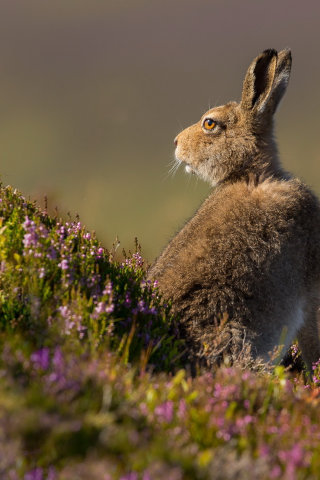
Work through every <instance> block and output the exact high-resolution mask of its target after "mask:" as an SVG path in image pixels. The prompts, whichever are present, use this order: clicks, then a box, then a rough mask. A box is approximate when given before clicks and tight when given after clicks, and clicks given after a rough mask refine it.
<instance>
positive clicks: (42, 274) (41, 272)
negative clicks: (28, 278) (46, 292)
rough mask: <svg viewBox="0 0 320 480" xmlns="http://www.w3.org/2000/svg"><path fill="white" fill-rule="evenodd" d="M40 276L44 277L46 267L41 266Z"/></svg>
mask: <svg viewBox="0 0 320 480" xmlns="http://www.w3.org/2000/svg"><path fill="white" fill-rule="evenodd" d="M38 272H39V278H43V277H44V276H45V274H46V270H45V269H44V268H39V270H38Z"/></svg>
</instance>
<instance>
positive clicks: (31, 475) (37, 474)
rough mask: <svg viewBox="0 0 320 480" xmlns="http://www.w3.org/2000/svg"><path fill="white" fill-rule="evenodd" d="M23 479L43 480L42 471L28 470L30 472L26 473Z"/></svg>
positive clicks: (39, 469)
mask: <svg viewBox="0 0 320 480" xmlns="http://www.w3.org/2000/svg"><path fill="white" fill-rule="evenodd" d="M23 478H24V480H44V479H43V470H42V468H41V467H36V468H34V469H32V470H30V472H28V473H26V474H25V476H24V477H23Z"/></svg>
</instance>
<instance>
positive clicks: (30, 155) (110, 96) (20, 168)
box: [0, 0, 320, 260]
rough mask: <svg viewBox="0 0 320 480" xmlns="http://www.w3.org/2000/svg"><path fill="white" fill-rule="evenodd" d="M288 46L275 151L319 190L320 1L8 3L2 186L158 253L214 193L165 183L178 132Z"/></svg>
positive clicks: (2, 8)
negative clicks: (269, 53)
mask: <svg viewBox="0 0 320 480" xmlns="http://www.w3.org/2000/svg"><path fill="white" fill-rule="evenodd" d="M287 46H289V47H291V48H292V52H293V71H292V76H291V80H290V85H289V89H288V92H287V95H286V97H285V99H284V101H283V102H282V106H281V109H280V111H279V112H278V114H277V136H278V139H279V147H280V153H281V157H282V159H283V163H284V164H285V166H286V167H287V168H288V169H290V170H292V171H294V172H295V173H296V174H297V175H299V176H301V177H302V178H303V179H304V180H305V181H306V182H308V183H309V184H311V186H312V187H313V188H314V190H315V191H316V192H318V193H320V115H319V111H320V2H319V0H304V1H301V0H300V1H298V0H259V1H257V0H241V1H239V0H52V1H43V0H27V1H25V0H20V1H18V0H2V1H1V2H0V173H1V176H2V181H3V183H4V184H5V185H7V184H10V185H12V186H13V187H15V188H18V189H19V190H21V191H22V193H23V195H25V196H26V197H28V196H30V197H31V198H32V199H33V198H37V199H38V203H39V204H40V205H41V206H43V195H44V194H45V193H46V194H47V195H48V199H49V209H51V211H53V209H54V206H55V205H57V206H58V209H59V213H60V215H62V216H64V217H66V212H67V211H68V210H70V211H71V214H72V215H73V217H74V216H75V213H76V212H78V213H79V215H80V218H81V221H82V222H83V223H84V224H85V225H86V227H87V228H88V230H95V231H96V232H97V235H98V237H99V238H100V239H101V241H102V243H103V245H104V246H106V247H110V246H111V244H112V242H113V241H114V240H115V237H116V235H118V236H119V238H120V241H121V244H122V246H124V247H125V248H130V247H132V246H133V238H134V236H137V237H138V239H139V241H140V242H141V243H142V247H143V255H144V256H145V257H146V258H148V259H149V260H152V259H153V258H154V257H155V256H156V255H158V254H159V252H160V251H161V249H162V248H163V246H164V245H165V244H166V242H167V241H168V239H169V238H170V237H171V236H172V235H173V233H174V231H175V230H176V229H177V228H178V227H179V226H180V225H181V224H182V223H183V222H184V221H185V220H186V219H187V218H189V217H190V216H191V215H192V213H193V211H194V210H195V209H196V208H197V207H198V205H199V203H200V202H201V201H202V199H203V198H204V197H205V196H206V195H207V194H208V192H209V187H208V186H207V185H206V184H205V183H203V182H202V181H198V182H197V180H196V179H195V178H194V177H192V178H189V177H188V176H187V175H186V174H185V173H184V171H183V168H182V167H180V169H179V171H178V173H177V174H176V176H175V177H174V178H173V179H172V178H168V179H165V177H166V172H167V171H168V169H169V167H168V164H169V163H170V162H171V161H172V159H173V149H174V148H173V139H174V137H175V136H176V134H177V133H179V131H180V130H181V129H182V128H186V127H187V126H189V125H190V124H191V123H194V122H196V121H198V119H199V117H200V116H201V115H202V114H203V113H204V112H205V111H206V110H207V109H208V108H209V106H211V107H212V106H214V105H215V104H217V105H219V104H223V103H225V102H227V101H229V100H239V99H240V96H241V88H242V81H243V78H244V75H245V72H246V70H247V67H248V66H249V64H250V62H251V61H252V60H253V58H254V57H255V56H257V55H258V54H259V53H260V52H261V51H262V50H264V49H266V48H270V47H273V48H276V49H277V50H281V49H283V48H285V47H287Z"/></svg>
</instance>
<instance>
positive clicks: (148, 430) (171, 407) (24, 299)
mask: <svg viewBox="0 0 320 480" xmlns="http://www.w3.org/2000/svg"><path fill="white" fill-rule="evenodd" d="M0 217H1V227H0V262H1V263H0V343H1V353H0V478H7V479H12V480H16V479H17V480H20V479H24V480H64V479H75V480H76V479H89V480H90V479H93V480H95V479H97V480H98V479H99V480H101V479H102V480H153V479H156V480H158V479H159V480H162V479H163V480H184V479H190V480H193V479H204V480H206V479H208V480H211V479H213V480H218V479H221V480H225V479H226V480H228V479H247V478H250V479H269V478H275V479H276V478H281V479H283V478H284V479H290V480H291V479H293V480H294V479H297V480H300V479H317V478H320V474H319V472H320V455H319V453H318V452H319V447H318V445H319V442H320V426H319V425H320V413H319V389H318V387H317V384H318V380H319V378H320V375H319V373H318V366H317V365H315V369H314V379H313V380H314V381H313V382H310V381H309V380H308V379H307V378H306V377H304V376H303V373H297V372H296V373H294V372H293V373H292V372H289V371H286V369H285V368H284V366H281V365H278V366H276V367H275V368H272V369H271V368H269V369H262V368H261V369H259V368H256V369H255V370H254V371H252V370H250V369H249V368H244V367H243V366H241V365H240V364H239V365H238V366H236V365H235V366H230V365H227V364H222V365H221V366H219V367H218V366H216V367H215V368H211V369H210V371H209V370H205V369H204V368H202V369H200V368H199V369H198V371H197V372H195V374H194V375H191V373H190V368H189V366H188V364H187V356H186V355H185V344H184V341H183V339H181V338H180V335H179V323H178V322H179V319H178V318H174V317H173V316H172V315H171V313H170V304H167V303H166V302H165V301H164V300H163V299H162V298H161V295H160V294H159V291H158V289H157V283H156V281H155V282H153V283H150V282H146V281H145V271H146V268H147V265H146V262H145V261H144V260H143V258H142V255H141V247H140V246H139V244H138V242H137V241H135V242H133V248H132V252H127V253H126V252H122V254H121V255H119V250H120V247H119V248H118V243H117V242H115V244H114V245H113V246H112V247H111V248H110V249H109V250H108V249H106V248H104V246H102V245H101V244H100V243H99V241H98V239H97V238H96V236H95V234H94V232H88V231H87V230H86V228H85V226H83V225H82V224H81V221H80V219H79V218H78V217H77V216H76V217H75V218H74V219H73V218H72V217H71V216H70V217H69V218H68V219H67V220H62V219H60V218H59V215H58V212H56V214H55V215H54V216H50V215H48V213H47V205H46V202H45V205H44V209H43V210H42V209H41V208H39V207H38V206H37V205H36V204H35V202H30V201H29V200H26V199H25V198H23V197H22V196H21V194H20V193H19V192H17V191H15V190H13V189H12V188H11V187H7V188H3V187H1V188H0ZM117 248H118V250H117ZM292 358H293V361H294V362H295V363H296V364H297V363H298V362H297V361H296V359H298V358H299V352H298V350H297V346H296V345H295V346H294V347H293V349H292Z"/></svg>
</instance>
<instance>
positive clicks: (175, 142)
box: [174, 137, 178, 146]
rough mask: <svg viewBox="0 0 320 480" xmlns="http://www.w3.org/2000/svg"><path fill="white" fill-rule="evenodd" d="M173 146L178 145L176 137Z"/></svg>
mask: <svg viewBox="0 0 320 480" xmlns="http://www.w3.org/2000/svg"><path fill="white" fill-rule="evenodd" d="M174 144H175V146H177V145H178V137H176V138H175V139H174Z"/></svg>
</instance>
